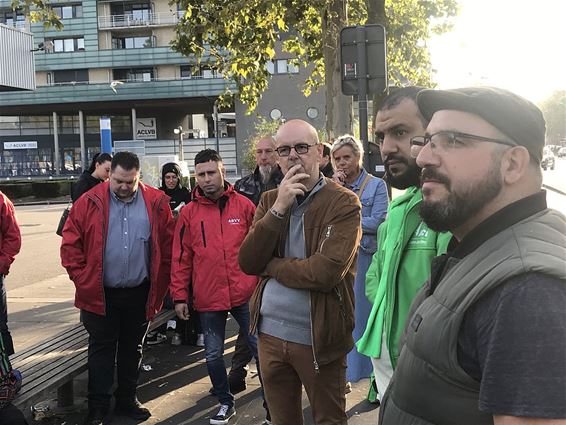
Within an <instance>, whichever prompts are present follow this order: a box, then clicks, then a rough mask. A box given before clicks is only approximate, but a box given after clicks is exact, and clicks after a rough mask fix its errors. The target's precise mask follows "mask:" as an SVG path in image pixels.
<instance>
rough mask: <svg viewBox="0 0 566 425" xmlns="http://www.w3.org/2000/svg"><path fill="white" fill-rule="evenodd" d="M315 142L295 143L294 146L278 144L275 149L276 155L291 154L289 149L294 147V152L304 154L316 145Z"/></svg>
mask: <svg viewBox="0 0 566 425" xmlns="http://www.w3.org/2000/svg"><path fill="white" fill-rule="evenodd" d="M316 145H317V144H316V143H313V144H312V145H309V144H307V143H297V144H296V145H295V146H279V147H278V148H276V149H275V151H276V152H277V155H279V156H289V155H290V154H291V149H295V152H297V154H299V155H304V154H306V153H307V152H308V151H309V149H310V148H312V147H313V146H316Z"/></svg>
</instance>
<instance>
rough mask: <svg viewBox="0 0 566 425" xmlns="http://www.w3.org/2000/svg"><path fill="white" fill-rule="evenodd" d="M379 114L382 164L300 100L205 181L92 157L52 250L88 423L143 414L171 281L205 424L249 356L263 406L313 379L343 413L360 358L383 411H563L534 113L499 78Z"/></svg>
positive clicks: (443, 418)
mask: <svg viewBox="0 0 566 425" xmlns="http://www.w3.org/2000/svg"><path fill="white" fill-rule="evenodd" d="M374 130H375V139H376V142H377V143H378V145H379V147H380V152H381V156H382V158H383V161H384V166H385V171H386V175H385V181H384V180H382V179H380V178H377V177H375V176H373V175H371V174H370V173H369V172H368V170H365V169H364V167H363V165H362V158H363V157H364V148H363V144H362V143H361V142H360V141H359V140H357V139H356V138H355V137H354V136H352V135H343V136H340V137H337V138H336V139H335V140H332V143H321V141H320V140H319V137H318V134H317V132H316V130H315V128H314V127H312V126H311V125H310V124H308V123H307V122H305V121H302V120H299V119H293V120H289V121H287V122H285V123H283V124H282V125H281V126H280V127H279V129H278V130H277V132H276V134H266V135H263V136H262V137H261V138H260V139H259V141H258V142H257V144H256V146H255V149H256V150H255V158H256V165H257V166H256V169H255V170H254V171H253V173H251V174H250V175H247V176H245V177H243V178H242V179H240V180H238V181H237V182H236V183H235V184H234V185H232V184H230V183H229V182H227V181H226V179H225V168H224V164H223V160H222V158H221V156H220V154H219V153H218V152H216V151H214V150H211V149H205V150H203V151H201V152H199V153H198V154H197V155H196V156H195V159H194V169H195V187H194V188H192V191H191V190H189V188H186V187H183V186H182V184H181V180H182V175H181V171H180V170H181V169H180V168H179V166H178V165H177V164H175V163H169V164H166V165H164V166H163V169H162V185H161V187H160V188H159V189H156V188H152V187H150V186H148V185H145V184H144V183H143V182H141V181H140V163H139V159H138V158H137V156H136V155H135V154H133V153H130V152H120V153H117V154H116V155H114V157H110V156H105V155H107V154H102V155H100V156H99V157H97V158H95V159H94V160H93V165H92V166H91V168H92V169H89V170H88V171H85V174H84V175H83V176H82V177H81V180H80V182H82V186H81V187H82V188H81V191H80V193H79V191H76V192H75V193H73V207H72V208H71V210H70V213H69V216H68V219H67V222H66V224H65V227H64V229H63V238H62V243H61V252H60V254H61V262H62V264H63V266H64V267H65V268H66V269H67V272H68V274H69V277H70V278H71V280H72V281H73V282H74V284H75V287H76V297H75V305H76V306H77V307H78V308H79V309H80V310H81V320H82V323H83V324H84V326H85V328H86V330H87V332H88V334H89V348H88V371H89V376H88V415H87V417H86V419H85V424H88V425H101V424H106V423H108V421H109V418H110V416H111V413H112V410H113V412H114V413H115V414H117V415H125V416H128V417H131V418H135V419H138V420H145V419H148V418H149V417H150V416H151V412H150V411H149V410H148V409H147V408H146V407H145V406H144V405H143V404H141V403H140V402H139V400H138V399H137V395H136V390H137V384H138V377H139V370H140V364H141V360H142V347H143V343H144V338H146V334H147V329H148V326H149V322H150V321H151V319H152V318H153V317H154V316H155V315H156V314H157V313H158V312H159V311H160V309H161V308H162V304H163V301H164V299H168V300H169V303H170V304H171V306H172V308H174V309H175V312H176V314H177V317H178V323H177V325H176V326H175V328H176V331H177V332H178V331H179V329H182V328H183V326H186V325H187V322H188V321H189V320H192V321H195V322H198V324H197V325H196V328H198V330H197V332H198V334H202V337H201V338H202V342H203V344H204V350H205V358H206V365H207V369H208V374H209V377H210V380H211V382H212V388H211V393H212V394H213V395H214V396H215V397H216V398H217V399H218V403H219V406H218V411H217V412H216V414H214V415H213V416H212V417H211V418H210V424H212V425H215V424H217V425H222V424H228V422H229V421H230V419H231V418H233V417H234V415H236V402H235V401H236V400H235V399H236V398H235V394H237V393H238V392H240V391H243V390H244V389H245V388H246V381H245V379H246V365H247V364H248V363H249V362H250V361H251V360H252V359H255V361H256V363H257V365H258V372H259V378H260V381H261V387H262V397H263V405H264V408H265V421H264V424H272V423H273V424H276V425H300V424H302V423H303V407H302V391H303V389H304V391H305V392H306V394H307V397H308V399H309V403H310V406H311V412H312V417H313V421H314V423H316V424H317V425H323V424H336V425H340V424H346V423H347V421H348V417H347V414H346V395H347V393H348V392H349V390H350V389H349V385H350V382H357V381H359V380H360V379H363V378H370V380H369V381H368V382H369V385H368V400H369V401H370V402H373V403H376V404H380V411H379V423H380V424H384V425H397V424H409V423H411V424H418V425H420V424H422V425H427V424H455V423H457V424H470V425H472V424H473V425H475V424H496V425H507V424H511V425H521V424H525V425H526V424H535V423H536V424H549V425H550V424H558V423H562V424H563V423H565V422H566V403H565V400H566V362H565V361H564V359H566V315H565V314H564V307H565V306H566V285H565V283H566V267H565V259H566V220H565V217H564V216H563V215H562V214H561V213H559V212H557V211H554V210H552V209H549V208H547V206H546V198H545V196H546V195H545V192H544V191H543V190H542V189H541V187H542V173H541V168H540V161H541V157H542V150H543V147H544V144H545V122H544V118H543V116H542V113H541V112H540V110H539V109H538V108H537V107H536V106H535V105H534V104H532V103H531V102H529V101H527V100H525V99H523V98H521V97H519V96H517V95H515V94H513V93H511V92H508V91H505V90H501V89H497V88H488V87H482V88H462V89H455V90H445V91H442V90H430V89H423V88H421V87H404V88H400V89H397V90H394V91H391V93H390V94H388V95H387V96H386V98H385V99H384V100H383V102H382V103H381V105H380V106H379V108H378V109H377V111H376V116H375V121H374ZM105 180H106V181H105ZM387 185H389V187H390V188H394V189H399V190H404V193H402V194H400V195H399V196H397V197H395V198H394V199H392V200H390V199H389V194H388V193H389V192H388V187H387ZM0 201H1V204H0V212H1V216H0V217H1V220H2V222H1V229H2V236H1V238H0V245H1V252H0V275H1V279H0V289H2V293H3V297H2V298H0V331H1V333H0V336H1V339H0V350H1V352H0V354H1V355H2V359H3V362H2V365H3V366H6V367H4V368H0V372H2V374H1V375H0V378H1V379H2V381H1V382H0V415H2V414H6V415H8V414H10V415H14V414H16V415H17V414H18V413H19V412H17V411H16V412H14V410H13V409H12V407H13V406H12V407H10V406H11V405H10V403H9V402H10V400H11V398H13V397H14V395H15V393H16V392H17V389H18V388H19V385H21V377H20V376H19V375H18V373H17V371H13V370H12V369H11V367H9V359H8V355H9V354H11V353H12V352H13V346H12V344H11V338H10V335H9V331H8V328H7V316H6V303H5V289H4V285H3V283H4V275H6V274H7V273H8V268H9V265H10V264H11V262H12V261H13V259H14V256H15V255H16V254H17V252H18V250H19V247H20V236H19V230H18V228H17V223H16V221H15V216H14V209H13V205H12V204H11V203H10V201H9V200H8V199H7V198H6V197H5V196H2V198H0ZM228 313H230V314H231V315H232V317H233V318H234V319H235V320H236V322H237V323H238V325H239V332H238V339H237V342H236V349H235V353H234V356H233V358H232V365H231V368H230V372H229V373H227V372H226V364H225V362H224V344H225V328H226V320H227V317H228ZM196 328H195V329H196ZM151 338H154V335H151ZM115 369H116V377H117V382H116V383H115V382H114V376H115V374H114V372H115ZM24 385H25V377H24ZM4 389H6V390H4ZM4 394H6V397H4ZM112 397H114V399H115V401H114V407H113V409H112V408H111V405H112V403H111V400H112ZM3 412H4V413H3ZM0 417H1V416H0ZM6 417H7V416H6ZM17 420H20V421H22V420H24V419H23V417H21V418H20V417H19V416H18V417H16V419H14V422H13V423H14V424H20V423H25V422H16V421H17ZM376 420H377V418H376ZM2 423H4V422H2Z"/></svg>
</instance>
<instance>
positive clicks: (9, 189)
mask: <svg viewBox="0 0 566 425" xmlns="http://www.w3.org/2000/svg"><path fill="white" fill-rule="evenodd" d="M0 191H2V193H4V194H5V195H6V196H7V197H8V198H10V199H18V198H23V197H25V196H31V195H33V189H32V187H31V182H25V183H23V182H22V183H2V184H0Z"/></svg>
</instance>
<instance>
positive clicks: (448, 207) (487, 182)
mask: <svg viewBox="0 0 566 425" xmlns="http://www.w3.org/2000/svg"><path fill="white" fill-rule="evenodd" d="M496 162H497V163H494V164H493V166H492V167H491V168H490V169H489V170H488V172H487V174H486V175H485V177H484V178H483V179H482V180H481V181H479V182H477V183H474V184H473V185H472V186H470V187H468V188H466V189H461V190H452V187H451V186H452V185H451V182H450V179H449V178H448V177H447V176H446V175H444V174H440V173H438V172H437V171H436V169H434V168H423V171H422V175H421V179H423V178H424V179H426V178H433V179H435V180H437V181H438V182H440V183H443V184H444V185H445V187H446V190H447V191H448V195H447V196H446V197H445V198H444V199H442V200H439V201H426V200H425V196H426V193H425V192H424V191H423V201H422V202H421V205H420V211H419V213H420V215H421V218H422V219H423V221H424V222H425V224H426V225H427V226H428V227H429V228H431V229H432V230H434V231H436V232H445V231H451V230H453V229H456V228H458V227H460V226H461V225H463V224H464V223H466V222H467V221H468V220H469V219H470V218H472V217H473V216H474V215H476V214H477V213H478V212H479V211H480V210H481V209H482V208H483V207H484V206H485V205H486V204H487V203H488V202H489V201H491V200H492V199H494V198H495V197H496V196H497V195H499V193H500V192H501V189H502V187H503V183H502V181H501V176H500V174H499V165H500V161H496Z"/></svg>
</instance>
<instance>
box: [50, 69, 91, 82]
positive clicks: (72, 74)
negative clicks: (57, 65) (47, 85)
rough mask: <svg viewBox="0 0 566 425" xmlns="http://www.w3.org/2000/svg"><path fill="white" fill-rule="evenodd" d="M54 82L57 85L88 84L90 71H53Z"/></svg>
mask: <svg viewBox="0 0 566 425" xmlns="http://www.w3.org/2000/svg"><path fill="white" fill-rule="evenodd" d="M53 82H54V83H55V84H77V83H88V69H69V70H64V71H53Z"/></svg>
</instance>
